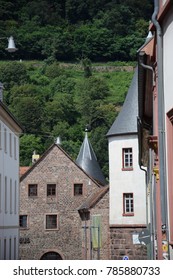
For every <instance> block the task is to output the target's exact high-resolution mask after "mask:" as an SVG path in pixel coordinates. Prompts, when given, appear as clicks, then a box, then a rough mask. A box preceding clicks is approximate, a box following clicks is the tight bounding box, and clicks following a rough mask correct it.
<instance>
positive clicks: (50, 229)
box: [45, 228, 59, 231]
mask: <svg viewBox="0 0 173 280" xmlns="http://www.w3.org/2000/svg"><path fill="white" fill-rule="evenodd" d="M57 230H59V228H45V231H57Z"/></svg>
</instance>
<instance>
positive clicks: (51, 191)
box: [47, 184, 56, 196]
mask: <svg viewBox="0 0 173 280" xmlns="http://www.w3.org/2000/svg"><path fill="white" fill-rule="evenodd" d="M47 196H56V184H47Z"/></svg>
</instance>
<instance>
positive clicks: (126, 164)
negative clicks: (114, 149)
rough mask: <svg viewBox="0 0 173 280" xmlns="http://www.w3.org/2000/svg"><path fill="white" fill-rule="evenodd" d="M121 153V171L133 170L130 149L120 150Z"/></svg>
mask: <svg viewBox="0 0 173 280" xmlns="http://www.w3.org/2000/svg"><path fill="white" fill-rule="evenodd" d="M122 153H123V155H122V156H123V164H122V165H123V166H122V169H123V170H129V169H130V170H131V169H133V152H132V148H123V150H122Z"/></svg>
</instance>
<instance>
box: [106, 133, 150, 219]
mask: <svg viewBox="0 0 173 280" xmlns="http://www.w3.org/2000/svg"><path fill="white" fill-rule="evenodd" d="M123 148H132V151H133V170H131V171H122V149H123ZM109 172H110V173H109V178H110V225H114V224H145V223H146V187H145V172H144V171H142V170H141V169H140V168H139V165H138V139H137V135H131V136H116V137H111V138H110V139H109ZM123 193H133V195H134V216H131V217H129V216H123Z"/></svg>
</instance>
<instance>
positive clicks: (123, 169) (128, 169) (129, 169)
mask: <svg viewBox="0 0 173 280" xmlns="http://www.w3.org/2000/svg"><path fill="white" fill-rule="evenodd" d="M121 170H122V171H133V167H132V168H122V169H121Z"/></svg>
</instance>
